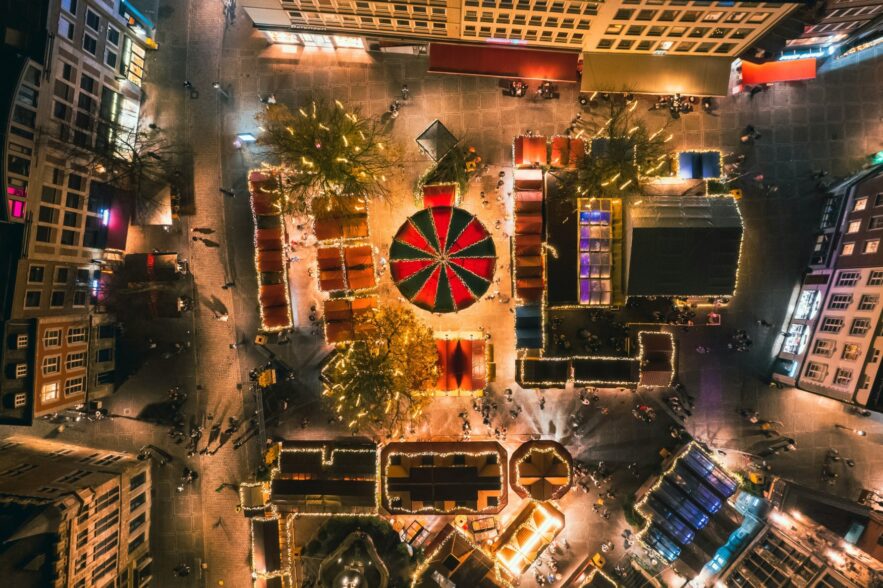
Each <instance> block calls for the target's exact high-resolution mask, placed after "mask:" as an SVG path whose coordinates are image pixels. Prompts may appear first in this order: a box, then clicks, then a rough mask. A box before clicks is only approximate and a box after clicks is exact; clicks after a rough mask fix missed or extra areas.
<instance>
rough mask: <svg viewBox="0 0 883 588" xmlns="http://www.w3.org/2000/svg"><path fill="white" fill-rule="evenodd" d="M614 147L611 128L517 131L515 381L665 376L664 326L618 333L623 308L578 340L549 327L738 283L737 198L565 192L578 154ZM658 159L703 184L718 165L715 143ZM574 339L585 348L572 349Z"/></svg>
mask: <svg viewBox="0 0 883 588" xmlns="http://www.w3.org/2000/svg"><path fill="white" fill-rule="evenodd" d="M587 146H588V147H590V150H589V151H588V152H587V151H586V147H587ZM610 147H611V146H610V145H609V140H608V139H598V138H595V139H592V140H591V141H587V142H583V141H582V140H580V139H570V138H568V137H560V136H559V137H553V138H552V140H551V141H548V140H547V139H546V138H545V137H543V136H530V135H528V136H520V137H516V138H515V140H514V142H513V151H512V152H513V164H514V167H515V170H514V194H513V195H514V199H515V236H514V238H513V273H514V275H513V282H514V286H515V288H514V289H515V294H516V300H517V305H516V308H515V329H516V349H517V350H519V357H518V360H517V365H516V377H517V380H518V382H519V383H520V384H521V385H522V386H526V387H536V388H545V387H564V386H566V385H567V384H568V383H571V382H572V383H574V384H577V385H614V386H635V385H651V386H665V385H668V384H669V383H670V382H671V381H672V379H673V373H674V339H673V337H672V336H671V335H670V334H668V333H664V332H651V331H650V330H647V329H643V330H642V331H641V332H638V333H635V332H632V333H631V334H627V335H623V333H628V327H627V325H628V324H629V323H630V321H629V319H626V318H623V319H620V320H622V321H623V323H622V325H621V326H620V327H616V328H614V329H613V330H614V331H615V332H611V329H610V328H608V327H607V326H601V325H598V324H593V325H587V326H586V327H584V328H582V329H580V331H581V333H577V334H578V335H579V336H580V339H577V340H576V341H575V342H574V341H572V340H571V339H570V337H572V336H573V334H571V333H569V332H568V333H563V332H562V331H566V330H567V329H566V328H565V329H558V330H557V331H556V326H558V325H560V324H561V323H562V322H564V323H568V324H572V321H573V320H574V318H576V317H577V315H576V314H575V313H578V312H580V311H581V310H582V309H591V308H593V307H594V308H597V309H601V310H603V311H605V312H607V313H608V314H610V313H617V312H619V311H620V309H622V308H623V307H624V306H625V302H626V301H627V299H628V298H629V297H631V296H635V297H645V298H646V297H654V298H656V297H661V298H671V299H675V298H683V299H685V300H688V301H689V302H688V303H694V304H712V303H716V301H718V300H720V299H724V300H725V299H727V298H728V297H730V296H732V294H733V293H734V291H735V287H736V278H737V272H738V264H739V257H740V253H741V243H742V233H743V229H742V219H741V215H740V213H739V210H738V205H737V202H736V199H735V197H733V196H646V197H644V198H640V199H633V200H631V201H626V200H624V199H622V198H608V197H603V198H602V197H592V195H590V194H587V195H578V194H574V193H569V192H568V191H571V190H573V187H572V183H571V182H569V181H567V177H568V174H571V173H573V171H574V169H575V168H576V167H577V165H578V163H579V159H580V158H581V157H591V156H592V154H595V153H603V152H604V151H605V150H606V149H609V148H610ZM666 164H667V165H668V167H667V168H666V169H665V170H663V172H662V174H663V177H661V178H660V179H659V180H658V182H659V183H661V184H665V183H666V182H668V183H678V185H679V186H682V185H683V183H684V182H693V183H694V184H696V183H697V182H698V183H705V186H706V192H707V191H708V186H709V185H710V184H709V182H712V181H715V180H720V179H721V177H722V176H723V169H722V168H723V161H722V154H721V153H720V152H719V151H714V150H706V151H684V152H681V153H678V154H676V155H675V156H674V157H672V158H669V159H668V160H666V161H665V162H662V164H661V165H662V166H663V167H665V165H666ZM691 185H693V184H691ZM626 314H628V313H624V314H623V315H622V316H623V317H624V316H625V315H626ZM578 316H579V317H580V318H579V320H582V317H587V316H588V315H585V314H580V315H578ZM593 316H594V317H595V318H593V319H592V320H596V319H597V317H598V315H597V314H596V315H593ZM617 316H618V315H617ZM607 320H611V321H613V320H615V319H607ZM587 322H588V321H587ZM639 322H641V321H639ZM645 322H646V321H645ZM623 327H624V328H623ZM616 329H619V330H618V331H617V330H616ZM599 334H600V335H601V337H603V342H604V343H605V344H606V342H607V341H608V340H609V341H611V343H610V344H609V346H610V347H611V350H610V351H611V352H610V353H597V352H596V348H597V347H598V346H600V345H599V342H598V340H599V339H601V337H599V336H598V335H599ZM574 344H575V345H578V346H579V347H580V348H581V349H579V350H577V349H573V350H571V349H572V348H573V347H574ZM613 347H615V348H616V349H615V351H616V353H613V351H614V349H612V348H613ZM582 348H584V349H585V350H583V349H582Z"/></svg>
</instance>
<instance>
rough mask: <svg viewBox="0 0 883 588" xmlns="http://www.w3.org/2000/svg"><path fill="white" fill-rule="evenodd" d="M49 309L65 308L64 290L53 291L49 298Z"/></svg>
mask: <svg viewBox="0 0 883 588" xmlns="http://www.w3.org/2000/svg"><path fill="white" fill-rule="evenodd" d="M49 308H64V290H53V291H52V295H51V296H50V297H49Z"/></svg>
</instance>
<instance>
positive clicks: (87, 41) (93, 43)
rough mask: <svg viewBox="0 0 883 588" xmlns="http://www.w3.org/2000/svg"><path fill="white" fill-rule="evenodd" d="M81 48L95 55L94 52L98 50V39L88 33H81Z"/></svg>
mask: <svg viewBox="0 0 883 588" xmlns="http://www.w3.org/2000/svg"><path fill="white" fill-rule="evenodd" d="M83 50H84V51H87V52H88V53H91V54H92V55H95V52H96V51H98V39H96V38H95V37H93V36H92V35H90V34H89V33H83Z"/></svg>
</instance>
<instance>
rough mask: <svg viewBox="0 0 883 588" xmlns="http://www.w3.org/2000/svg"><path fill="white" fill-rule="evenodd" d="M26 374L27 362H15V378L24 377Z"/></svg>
mask: <svg viewBox="0 0 883 588" xmlns="http://www.w3.org/2000/svg"><path fill="white" fill-rule="evenodd" d="M27 375H28V364H26V363H17V364H15V378H16V379H17V380H20V379H22V378H25V377H27Z"/></svg>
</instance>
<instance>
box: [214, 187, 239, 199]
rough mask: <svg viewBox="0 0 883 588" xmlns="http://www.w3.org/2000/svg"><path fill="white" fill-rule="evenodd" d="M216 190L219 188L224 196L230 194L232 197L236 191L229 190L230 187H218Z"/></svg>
mask: <svg viewBox="0 0 883 588" xmlns="http://www.w3.org/2000/svg"><path fill="white" fill-rule="evenodd" d="M218 190H220V191H221V193H222V194H224V195H225V196H230V197H233V198H235V197H236V192H234V191H233V190H231V189H230V188H218Z"/></svg>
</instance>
